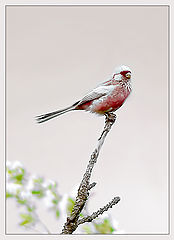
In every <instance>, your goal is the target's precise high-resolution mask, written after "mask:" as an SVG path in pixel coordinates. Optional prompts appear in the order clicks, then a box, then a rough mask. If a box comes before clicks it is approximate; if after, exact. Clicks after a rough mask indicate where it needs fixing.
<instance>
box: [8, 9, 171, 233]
mask: <svg viewBox="0 0 174 240" xmlns="http://www.w3.org/2000/svg"><path fill="white" fill-rule="evenodd" d="M23 6H30V7H31V6H33V7H46V6H47V7H52V6H56V7H78V6H79V7H86V6H90V7H95V6H97V7H120V6H122V7H142V6H143V7H168V233H161V234H159V233H144V234H143V233H137V234H134V233H124V234H103V235H106V236H119V235H121V236H122V235H135V236H137V235H138V236H141V235H149V236H151V235H155V236H161V235H170V229H171V221H170V220H171V219H170V217H171V214H170V196H171V194H170V160H171V158H170V5H169V4H165V5H163V4H162V5H154V4H153V5H118V4H117V5H108V4H107V5H101V4H100V5H97V4H96V5H91V4H89V5H88V4H84V5H80V4H77V5H59V4H58V5H43V4H42V5H32V4H31V5H30V4H28V5H25V4H21V5H10V4H7V5H5V74H4V76H5V83H4V85H5V109H4V110H5V121H4V123H5V124H4V125H5V154H4V155H5V194H6V156H7V135H6V134H7V129H6V127H7V105H6V103H7V81H6V72H7V44H6V39H7V24H6V23H7V7H23ZM6 202H7V199H6V197H5V235H18V236H20V235H21V236H22V235H29V236H30V235H35V236H43V235H46V236H47V235H48V234H42V233H40V234H33V233H31V234H28V233H19V234H18V233H7V208H6V207H7V203H6ZM50 235H56V236H57V235H61V234H54V233H53V234H50ZM73 235H75V236H81V235H82V236H83V235H84V236H86V235H88V234H72V236H73ZM89 235H91V236H93V235H95V234H89ZM98 235H102V234H98Z"/></svg>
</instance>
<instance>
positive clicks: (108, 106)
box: [36, 65, 132, 123]
mask: <svg viewBox="0 0 174 240" xmlns="http://www.w3.org/2000/svg"><path fill="white" fill-rule="evenodd" d="M131 74H132V71H131V69H130V68H129V67H127V66H125V65H121V66H118V67H116V68H115V70H114V72H113V73H112V75H111V77H110V78H109V79H107V80H106V81H104V82H102V83H100V84H99V85H97V86H96V87H95V88H94V89H92V90H91V91H90V92H89V93H87V94H86V95H85V96H84V97H83V98H81V100H79V101H77V102H75V103H74V104H72V105H71V106H69V107H66V108H64V109H61V110H56V111H54V112H49V113H45V114H42V115H39V116H37V117H36V121H37V122H38V123H43V122H46V121H48V120H50V119H52V118H55V117H58V116H60V115H62V114H64V113H67V112H70V111H74V110H85V111H87V112H91V113H96V114H98V115H100V116H101V115H106V114H107V113H113V112H115V111H116V110H117V109H119V108H120V107H121V106H122V105H123V103H124V102H125V100H126V99H127V97H128V96H129V95H130V93H131V91H132V87H131Z"/></svg>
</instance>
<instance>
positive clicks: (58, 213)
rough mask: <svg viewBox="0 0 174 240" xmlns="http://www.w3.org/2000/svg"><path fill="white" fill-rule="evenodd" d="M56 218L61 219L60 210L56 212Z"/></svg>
mask: <svg viewBox="0 0 174 240" xmlns="http://www.w3.org/2000/svg"><path fill="white" fill-rule="evenodd" d="M56 217H57V218H59V217H60V212H59V210H58V209H57V210H56Z"/></svg>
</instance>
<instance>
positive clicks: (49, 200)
mask: <svg viewBox="0 0 174 240" xmlns="http://www.w3.org/2000/svg"><path fill="white" fill-rule="evenodd" d="M54 199H55V197H54V195H53V194H52V192H51V191H50V190H46V191H45V196H44V198H43V201H44V203H45V205H46V207H47V208H52V207H54V206H55V204H54V203H53V200H54Z"/></svg>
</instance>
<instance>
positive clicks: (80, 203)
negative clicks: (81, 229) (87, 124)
mask: <svg viewBox="0 0 174 240" xmlns="http://www.w3.org/2000/svg"><path fill="white" fill-rule="evenodd" d="M105 117H106V119H105V126H104V130H103V132H102V134H101V136H100V138H99V139H98V144H97V147H96V148H95V149H94V151H93V153H92V154H91V158H90V161H89V163H88V166H87V168H86V172H85V174H84V175H83V179H82V181H81V184H80V186H79V189H78V194H77V197H76V200H75V204H74V208H73V210H72V213H71V215H70V217H68V218H67V221H66V223H65V224H64V227H63V230H62V234H72V233H73V232H74V231H75V230H76V228H77V227H78V219H79V216H80V213H81V211H82V210H83V207H84V205H85V203H86V201H87V199H88V196H89V190H90V189H91V187H94V186H95V185H94V183H92V184H90V177H91V174H92V170H93V167H94V164H95V163H96V162H97V158H98V155H99V152H100V149H101V147H102V145H103V143H104V140H105V138H106V135H107V134H108V132H109V131H110V129H111V127H112V125H113V124H114V122H115V119H116V115H115V114H113V113H106V114H105ZM117 200H118V198H117ZM105 211H106V210H105ZM79 221H80V220H79Z"/></svg>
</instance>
